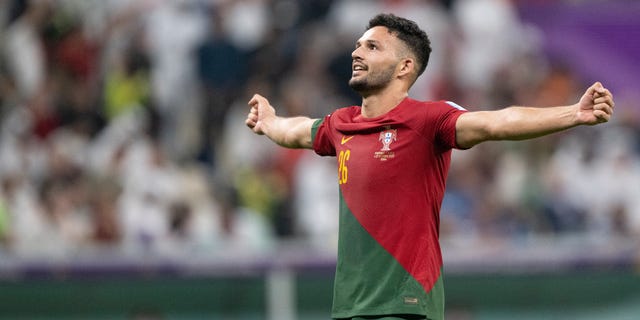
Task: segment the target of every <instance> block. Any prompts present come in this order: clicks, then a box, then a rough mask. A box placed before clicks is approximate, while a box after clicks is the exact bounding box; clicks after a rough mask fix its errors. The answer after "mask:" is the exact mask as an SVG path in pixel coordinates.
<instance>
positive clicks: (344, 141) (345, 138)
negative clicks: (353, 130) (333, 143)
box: [340, 136, 354, 144]
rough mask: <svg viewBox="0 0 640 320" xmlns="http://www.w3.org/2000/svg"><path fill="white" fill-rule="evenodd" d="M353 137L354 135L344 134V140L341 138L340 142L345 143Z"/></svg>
mask: <svg viewBox="0 0 640 320" xmlns="http://www.w3.org/2000/svg"><path fill="white" fill-rule="evenodd" d="M353 137H354V136H350V137H347V136H342V140H340V144H345V143H347V142H349V140H351V139H353Z"/></svg>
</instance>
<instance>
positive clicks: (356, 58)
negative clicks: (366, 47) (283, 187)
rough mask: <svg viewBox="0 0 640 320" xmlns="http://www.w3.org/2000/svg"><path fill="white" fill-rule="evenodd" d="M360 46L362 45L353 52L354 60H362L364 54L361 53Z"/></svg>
mask: <svg viewBox="0 0 640 320" xmlns="http://www.w3.org/2000/svg"><path fill="white" fill-rule="evenodd" d="M360 48H362V47H357V48H355V49H354V50H353V51H352V52H351V58H352V59H353V60H362V56H361V55H360Z"/></svg>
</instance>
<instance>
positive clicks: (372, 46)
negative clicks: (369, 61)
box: [369, 43, 378, 50]
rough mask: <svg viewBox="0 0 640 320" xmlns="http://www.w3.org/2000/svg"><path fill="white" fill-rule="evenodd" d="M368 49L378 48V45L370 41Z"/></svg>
mask: <svg viewBox="0 0 640 320" xmlns="http://www.w3.org/2000/svg"><path fill="white" fill-rule="evenodd" d="M369 50H378V46H376V45H375V44H372V43H370V44H369Z"/></svg>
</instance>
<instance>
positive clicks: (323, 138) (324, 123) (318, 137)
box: [311, 115, 336, 156]
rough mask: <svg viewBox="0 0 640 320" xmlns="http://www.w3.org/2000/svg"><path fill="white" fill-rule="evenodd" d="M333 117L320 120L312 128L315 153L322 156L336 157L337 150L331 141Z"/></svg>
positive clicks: (329, 116)
mask: <svg viewBox="0 0 640 320" xmlns="http://www.w3.org/2000/svg"><path fill="white" fill-rule="evenodd" d="M331 131H332V130H331V115H328V116H326V117H324V119H318V120H316V121H315V122H314V123H313V126H311V140H312V141H313V151H315V152H316V153H317V154H319V155H321V156H335V155H336V149H335V146H334V144H333V139H331V136H332V135H331Z"/></svg>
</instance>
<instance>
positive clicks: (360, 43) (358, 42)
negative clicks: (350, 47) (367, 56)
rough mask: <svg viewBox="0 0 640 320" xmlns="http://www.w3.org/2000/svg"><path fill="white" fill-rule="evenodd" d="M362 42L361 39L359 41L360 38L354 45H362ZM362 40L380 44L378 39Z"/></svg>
mask: <svg viewBox="0 0 640 320" xmlns="http://www.w3.org/2000/svg"><path fill="white" fill-rule="evenodd" d="M362 42H363V41H361V40H358V41H356V47H357V46H358V45H362ZM364 42H366V43H367V44H375V45H380V41H378V40H373V39H368V40H364Z"/></svg>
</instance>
